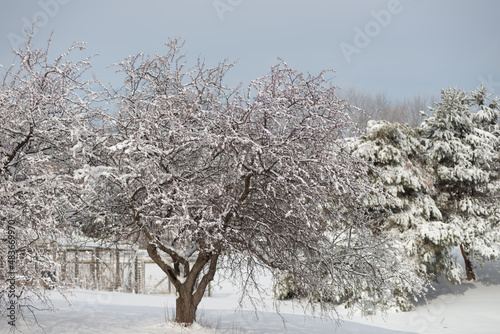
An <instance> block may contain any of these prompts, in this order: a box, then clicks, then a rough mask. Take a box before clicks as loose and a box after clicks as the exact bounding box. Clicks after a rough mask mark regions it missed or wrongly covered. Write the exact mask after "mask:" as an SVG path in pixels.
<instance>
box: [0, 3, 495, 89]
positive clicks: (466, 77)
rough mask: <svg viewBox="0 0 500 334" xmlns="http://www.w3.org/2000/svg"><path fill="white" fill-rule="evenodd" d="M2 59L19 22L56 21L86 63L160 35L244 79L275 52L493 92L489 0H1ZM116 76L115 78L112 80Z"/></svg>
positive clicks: (415, 84)
mask: <svg viewBox="0 0 500 334" xmlns="http://www.w3.org/2000/svg"><path fill="white" fill-rule="evenodd" d="M0 3H1V9H2V10H1V11H0V50H1V53H0V64H3V65H4V66H5V65H8V64H10V63H11V62H12V59H13V58H12V54H11V53H10V51H11V49H12V48H13V47H16V48H17V47H19V46H20V45H22V44H21V43H22V42H23V40H24V38H25V36H24V32H23V29H24V27H28V26H30V25H31V22H33V21H37V20H38V24H37V32H36V34H35V42H36V44H37V45H38V46H43V45H44V42H45V41H46V39H47V37H48V36H49V34H50V33H51V32H52V31H54V39H53V51H54V53H60V52H62V51H63V49H64V48H66V47H67V46H69V45H70V44H71V43H72V42H74V41H84V42H87V43H88V52H89V53H100V54H101V56H100V57H99V58H98V59H97V60H96V61H95V68H94V71H95V72H96V74H97V76H99V77H101V78H102V79H103V80H104V81H111V82H113V83H115V82H114V81H115V80H117V77H116V76H115V75H113V73H112V72H111V71H109V70H106V69H105V66H106V65H109V64H111V63H113V62H118V61H120V60H122V59H124V58H125V57H126V56H128V55H131V54H136V53H137V52H140V51H143V52H146V53H153V52H160V53H162V52H164V51H165V47H164V43H165V42H166V41H167V40H168V38H173V37H180V38H182V39H184V40H185V41H186V48H185V50H186V51H187V52H188V54H189V55H190V56H191V57H193V58H196V57H198V56H201V57H203V58H204V59H205V60H206V62H207V63H208V64H216V63H217V62H218V61H219V60H222V59H224V58H229V59H230V60H238V65H237V66H236V68H234V69H233V70H232V72H231V73H230V76H229V80H230V81H231V82H234V83H236V82H244V83H248V81H250V80H251V79H254V78H256V77H259V76H261V75H264V74H266V73H267V72H268V70H269V67H270V66H271V65H273V64H275V63H276V62H277V58H278V57H281V58H283V59H284V60H285V61H286V62H287V63H288V64H289V65H290V66H291V67H292V68H296V69H299V70H301V71H306V72H312V73H317V72H319V71H320V70H322V69H326V68H328V69H334V70H335V71H336V73H335V76H334V77H333V78H332V82H333V83H334V84H335V85H338V86H341V87H343V88H348V87H355V88H358V89H360V90H365V91H369V92H379V91H385V92H387V93H388V94H389V96H391V97H393V98H396V99H401V98H405V97H412V96H414V95H417V94H423V95H439V92H440V90H441V88H446V87H449V86H452V87H455V86H456V87H459V88H464V89H474V88H476V87H477V86H479V84H480V83H481V81H484V83H485V84H486V85H487V87H488V88H489V89H490V90H492V91H495V92H496V94H498V95H500V37H499V34H500V19H499V14H500V1H498V0H476V1H472V0H468V1H467V0H413V1H411V0H400V1H398V0H350V1H348V0H337V1H336V0H310V1H305V0H302V1H299V0H215V1H214V0H184V1H179V0H177V1H171V0H142V1H138V0H40V1H37V0H33V1H28V0H0ZM115 84H116V83H115Z"/></svg>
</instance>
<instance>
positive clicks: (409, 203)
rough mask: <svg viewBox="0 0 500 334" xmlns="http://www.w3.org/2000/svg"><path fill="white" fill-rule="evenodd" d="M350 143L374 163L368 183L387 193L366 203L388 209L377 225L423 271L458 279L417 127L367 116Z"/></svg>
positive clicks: (408, 304)
mask: <svg viewBox="0 0 500 334" xmlns="http://www.w3.org/2000/svg"><path fill="white" fill-rule="evenodd" d="M351 148H352V150H353V152H354V154H356V155H358V156H359V157H361V158H363V159H364V160H366V161H369V162H370V163H371V164H373V166H374V168H373V169H372V171H371V173H370V174H369V175H370V179H371V183H372V185H373V186H374V187H376V188H378V189H380V190H381V192H382V194H384V195H385V196H378V197H372V198H371V199H372V201H370V202H367V205H368V206H369V207H377V206H379V205H382V206H384V207H386V208H387V209H388V212H389V215H388V217H387V218H386V219H385V220H384V221H383V222H382V223H381V226H380V228H382V229H383V230H386V231H389V233H391V234H392V235H393V239H392V240H393V242H394V245H395V246H396V247H398V248H399V249H400V251H401V255H402V258H403V259H404V260H405V261H408V264H409V265H410V266H412V267H413V268H414V270H416V271H417V272H420V274H422V275H427V276H428V277H433V278H435V277H437V276H445V277H446V278H447V279H448V280H450V281H453V282H456V281H458V280H459V272H460V267H457V266H456V265H454V262H453V261H450V254H449V248H450V247H449V246H450V245H451V244H452V242H453V234H452V232H451V231H450V230H449V229H448V226H447V225H446V224H444V223H443V222H442V221H441V219H442V217H441V212H440V210H439V209H438V208H437V206H436V204H435V203H434V200H433V198H432V195H433V194H434V193H435V189H434V186H433V180H432V176H431V175H430V173H429V172H428V171H427V170H426V169H425V166H424V163H423V161H422V154H423V152H424V149H425V147H424V146H423V145H422V142H421V139H420V137H419V133H418V130H417V129H415V128H411V127H410V126H409V125H407V124H399V123H390V122H388V121H369V122H368V126H367V129H366V134H364V135H363V136H360V137H359V138H355V139H353V140H352V141H351ZM396 297H397V296H396ZM399 303H400V304H403V305H402V306H403V308H411V307H412V304H411V301H409V300H404V299H402V298H399Z"/></svg>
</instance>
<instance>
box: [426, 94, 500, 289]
mask: <svg viewBox="0 0 500 334" xmlns="http://www.w3.org/2000/svg"><path fill="white" fill-rule="evenodd" d="M431 110H432V116H430V117H428V118H427V119H426V120H425V121H424V122H423V123H422V126H421V127H422V129H423V131H424V135H425V138H427V140H428V150H427V161H428V163H429V165H430V166H431V167H432V168H433V170H434V174H435V181H434V184H435V187H436V190H437V193H436V196H435V200H436V204H437V206H438V207H439V209H440V211H441V213H442V216H443V221H444V222H445V223H446V224H449V225H450V229H452V230H453V231H454V232H453V233H454V235H455V239H454V242H455V245H456V246H457V247H460V249H461V252H462V255H463V258H464V261H465V266H466V273H467V279H468V280H472V279H475V272H474V265H473V259H475V260H477V261H479V262H481V261H484V260H486V259H488V260H492V259H496V258H498V256H499V249H498V242H499V238H498V237H499V235H498V233H499V230H498V229H499V223H500V220H499V214H498V212H499V205H500V202H499V201H498V192H497V191H498V190H497V189H495V184H498V183H497V182H498V168H499V167H498V166H499V164H500V161H499V149H500V137H499V135H498V134H499V132H498V127H499V125H498V121H499V119H500V114H499V103H498V99H493V100H491V99H490V97H489V95H488V94H487V93H486V90H485V89H484V87H481V88H479V89H478V90H477V91H475V92H464V91H461V90H458V89H446V90H443V91H442V93H441V101H439V102H438V103H437V106H436V107H435V108H431Z"/></svg>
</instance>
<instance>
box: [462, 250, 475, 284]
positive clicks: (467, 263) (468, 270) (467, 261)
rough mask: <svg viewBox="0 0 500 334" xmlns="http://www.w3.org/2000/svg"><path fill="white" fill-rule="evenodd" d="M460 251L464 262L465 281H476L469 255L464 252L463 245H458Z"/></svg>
mask: <svg viewBox="0 0 500 334" xmlns="http://www.w3.org/2000/svg"><path fill="white" fill-rule="evenodd" d="M460 251H461V252H462V256H463V258H464V262H465V272H466V273H467V280H468V281H473V280H475V279H476V274H475V273H474V265H473V264H472V261H471V259H470V257H469V254H468V252H466V251H465V249H464V246H463V245H460Z"/></svg>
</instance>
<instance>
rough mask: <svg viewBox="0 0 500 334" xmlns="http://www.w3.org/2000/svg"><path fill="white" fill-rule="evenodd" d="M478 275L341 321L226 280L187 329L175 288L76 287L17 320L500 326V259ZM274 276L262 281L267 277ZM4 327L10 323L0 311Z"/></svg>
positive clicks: (314, 328)
mask: <svg viewBox="0 0 500 334" xmlns="http://www.w3.org/2000/svg"><path fill="white" fill-rule="evenodd" d="M478 277H479V278H478V280H477V281H476V282H472V283H469V282H467V283H463V284H461V285H457V286H452V285H450V284H447V283H442V284H438V285H437V286H436V289H435V290H434V291H432V292H431V293H429V295H428V304H427V305H426V304H425V303H424V302H422V303H421V304H420V305H418V306H417V308H416V310H415V311H412V312H404V313H402V312H391V313H388V314H386V315H384V316H382V315H378V314H377V315H373V316H369V317H364V316H362V315H354V316H352V317H347V311H346V310H344V309H342V308H339V309H338V311H339V315H340V316H341V317H342V318H343V319H342V321H341V322H340V324H336V323H335V322H334V321H332V320H325V319H320V318H316V317H313V316H311V315H310V314H305V312H304V311H303V309H302V308H301V307H300V306H297V305H293V303H292V302H284V303H283V304H281V306H280V313H279V314H278V313H277V312H276V311H275V310H274V309H273V307H272V305H273V300H272V298H270V297H268V298H266V299H265V300H264V305H263V306H261V307H259V308H258V310H255V309H254V308H253V307H252V306H251V305H250V303H247V304H248V305H243V306H239V294H238V292H237V289H236V288H235V287H233V286H232V285H231V284H229V283H227V281H224V282H223V283H222V284H220V285H219V286H217V287H213V294H212V297H205V298H204V299H203V300H202V302H201V304H200V307H199V309H198V322H197V323H195V324H193V325H192V326H191V327H190V328H186V327H181V326H179V325H176V324H174V323H172V322H171V321H167V320H166V319H169V318H172V316H173V310H174V309H175V296H174V295H141V294H131V293H119V292H103V291H85V290H75V291H73V294H72V295H71V296H69V299H70V301H71V303H72V306H71V307H70V306H68V303H67V302H66V301H65V300H64V298H63V297H61V296H60V295H58V294H56V293H54V294H53V302H54V305H55V306H56V307H57V309H58V310H57V312H55V313H49V312H40V313H37V320H38V323H39V325H40V326H42V327H43V329H41V328H40V327H38V326H37V325H36V324H34V323H32V324H31V325H29V326H28V325H27V324H26V323H24V322H22V321H19V320H18V321H17V325H18V329H19V330H21V331H22V333H44V330H45V333H47V334H50V333H61V334H70V333H71V334H73V333H85V334H87V333H104V334H113V333H117V334H118V333H120V334H126V333H134V334H137V333H141V334H149V333H155V334H157V333H160V334H162V333H168V334H180V333H186V334H190V333H193V334H216V333H228V334H231V333H259V334H264V333H270V334H274V333H290V334H294V333H307V334H316V333H318V334H319V333H336V334H348V333H349V334H350V333H368V334H377V333H426V334H432V333H454V334H460V333H481V334H493V333H500V298H499V296H500V264H499V263H487V264H486V266H485V267H484V268H478ZM268 283H269V281H268V280H265V281H264V284H268ZM0 321H1V323H0V333H8V332H9V329H11V328H10V327H11V326H9V325H8V323H7V321H8V320H7V319H6V318H4V317H0Z"/></svg>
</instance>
